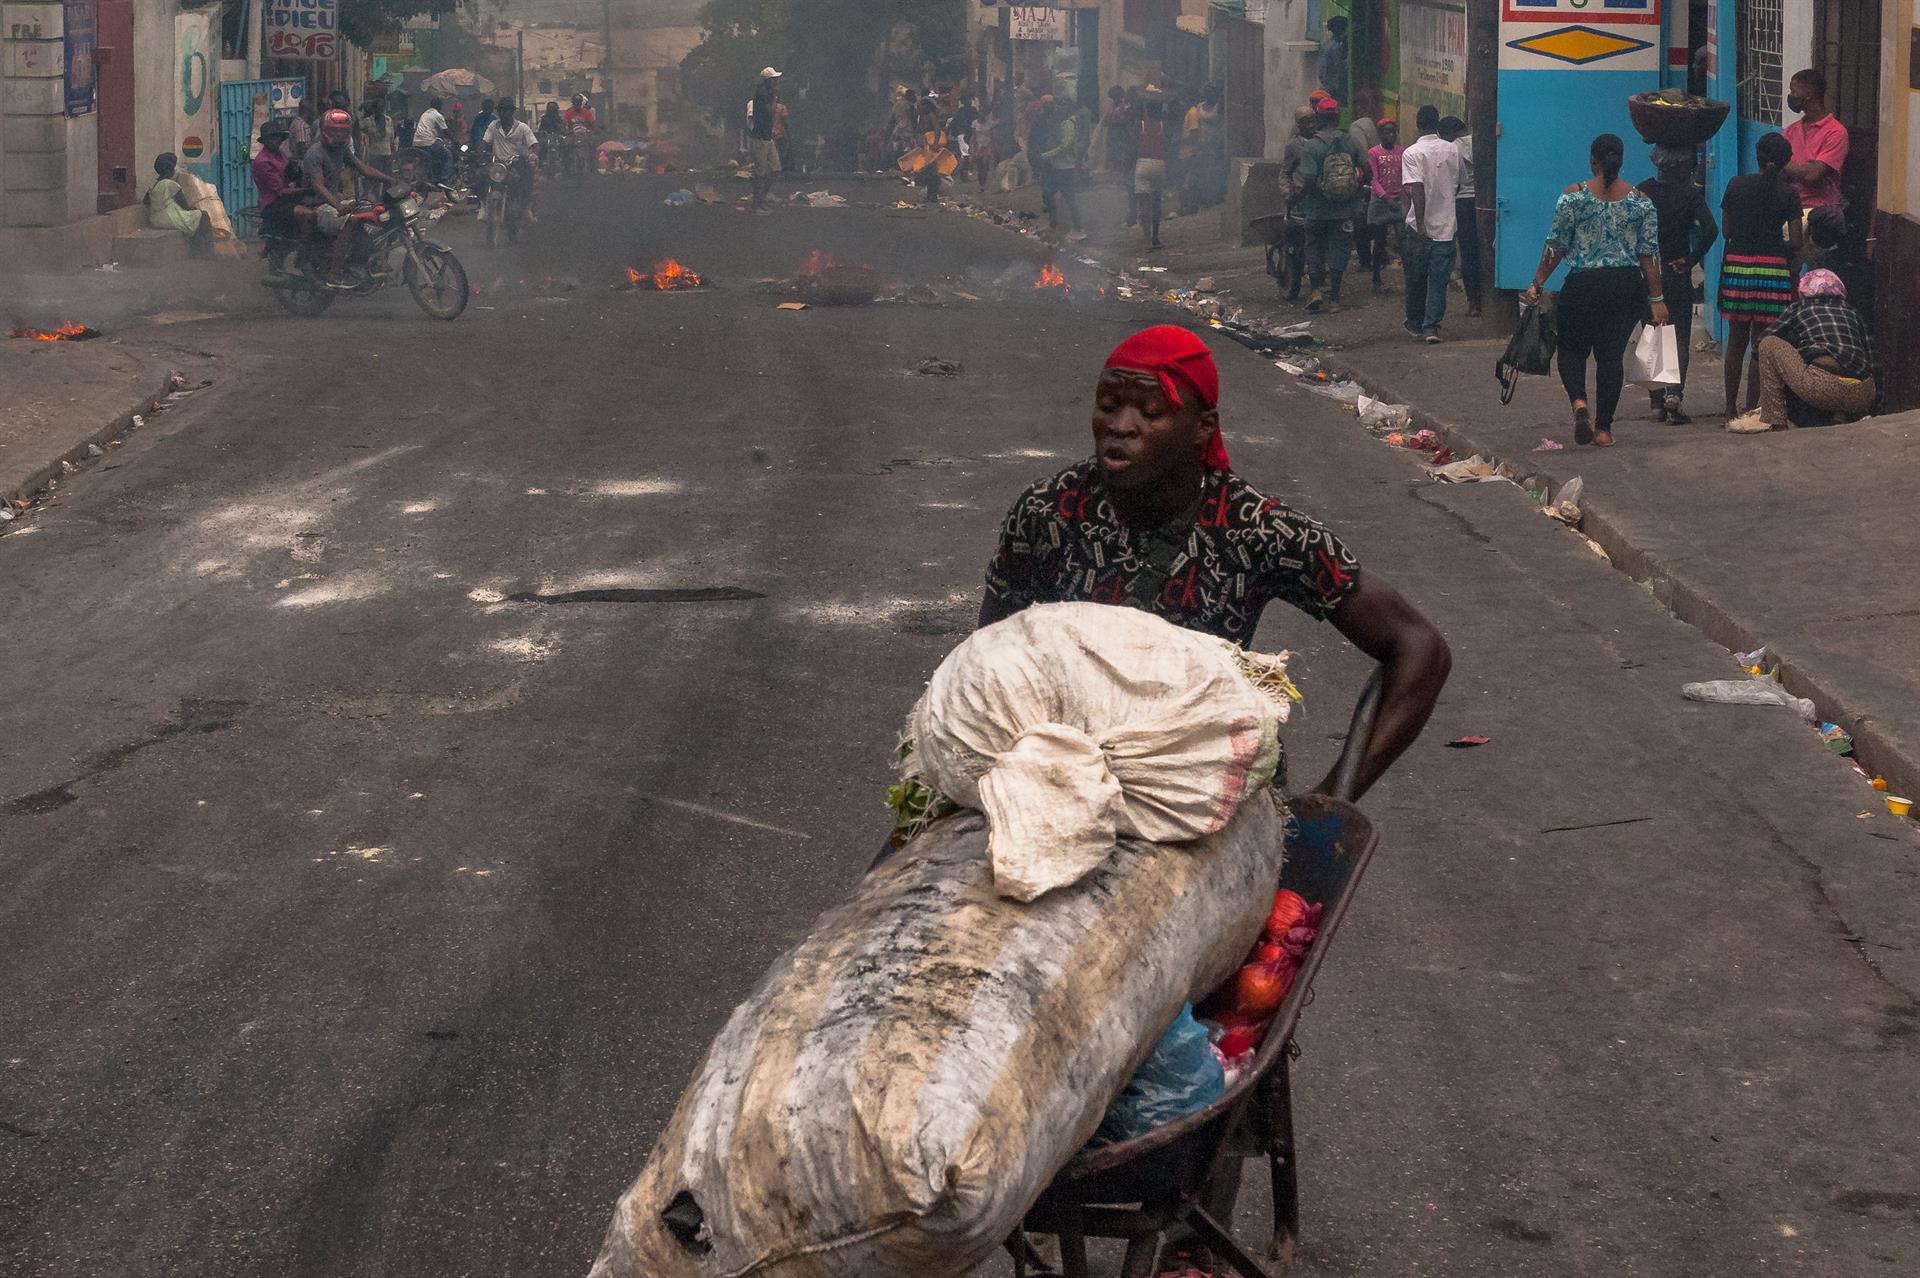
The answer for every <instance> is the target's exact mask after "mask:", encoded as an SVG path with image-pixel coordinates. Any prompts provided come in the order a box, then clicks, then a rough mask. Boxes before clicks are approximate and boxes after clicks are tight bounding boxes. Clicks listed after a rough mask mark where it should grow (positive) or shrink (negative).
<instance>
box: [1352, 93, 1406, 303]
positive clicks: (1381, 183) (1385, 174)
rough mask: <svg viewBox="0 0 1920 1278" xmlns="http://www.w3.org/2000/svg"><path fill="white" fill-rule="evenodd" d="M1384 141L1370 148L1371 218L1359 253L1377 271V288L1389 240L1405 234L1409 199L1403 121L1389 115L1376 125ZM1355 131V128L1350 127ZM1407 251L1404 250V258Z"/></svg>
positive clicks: (1362, 262) (1362, 234)
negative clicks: (1405, 184)
mask: <svg viewBox="0 0 1920 1278" xmlns="http://www.w3.org/2000/svg"><path fill="white" fill-rule="evenodd" d="M1375 127H1377V128H1378V129H1379V132H1380V141H1379V143H1378V144H1376V145H1375V146H1372V147H1369V148H1368V150H1367V168H1368V169H1369V170H1371V171H1372V174H1373V178H1372V181H1370V182H1369V183H1368V184H1367V192H1368V200H1367V220H1366V221H1365V222H1364V223H1363V224H1362V225H1361V228H1360V234H1359V237H1358V238H1359V244H1358V245H1357V246H1356V247H1357V250H1358V252H1357V256H1358V257H1359V258H1360V265H1361V266H1362V267H1365V268H1367V269H1369V270H1371V271H1372V272H1373V291H1374V292H1376V293H1378V292H1379V291H1380V290H1381V288H1382V287H1383V285H1382V283H1381V279H1380V271H1381V268H1382V267H1384V266H1386V264H1387V242H1388V241H1389V240H1390V239H1399V238H1404V237H1403V236H1402V235H1401V234H1400V233H1399V231H1398V229H1397V228H1399V227H1401V226H1402V225H1404V224H1405V222H1406V216H1407V201H1406V195H1405V191H1404V189H1403V185H1402V182H1401V177H1400V157H1401V156H1403V155H1405V154H1406V151H1407V148H1405V147H1403V146H1401V145H1400V125H1399V123H1398V122H1397V121H1395V120H1393V119H1391V118H1388V119H1382V120H1380V121H1379V122H1378V124H1377V125H1376V126H1375ZM1349 135H1351V130H1349ZM1404 257H1405V254H1404V252H1403V253H1402V258H1403V260H1404Z"/></svg>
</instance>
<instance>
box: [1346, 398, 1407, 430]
mask: <svg viewBox="0 0 1920 1278" xmlns="http://www.w3.org/2000/svg"><path fill="white" fill-rule="evenodd" d="M1353 406H1354V408H1355V409H1357V410H1358V411H1359V413H1360V424H1361V425H1362V426H1365V427H1367V428H1368V429H1370V430H1401V429H1404V428H1405V427H1406V426H1407V425H1408V423H1410V422H1411V421H1412V420H1413V409H1412V408H1410V407H1408V406H1407V405H1405V404H1389V403H1387V402H1386V401H1385V400H1379V399H1375V398H1373V397H1372V396H1371V395H1362V396H1360V397H1359V398H1358V399H1356V400H1355V401H1354V403H1353Z"/></svg>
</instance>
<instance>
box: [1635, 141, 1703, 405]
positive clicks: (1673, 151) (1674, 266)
mask: <svg viewBox="0 0 1920 1278" xmlns="http://www.w3.org/2000/svg"><path fill="white" fill-rule="evenodd" d="M1653 167H1654V168H1655V169H1656V170H1657V171H1658V172H1659V176H1658V177H1651V178H1648V179H1647V180H1646V181H1644V182H1642V183H1641V184H1640V193H1641V194H1642V195H1644V196H1646V197H1647V199H1649V200H1651V201H1652V202H1653V211H1654V213H1655V215H1656V216H1657V217H1658V219H1659V222H1660V293H1661V295H1662V296H1663V297H1665V298H1666V299H1667V309H1668V310H1669V311H1670V312H1671V313H1672V315H1673V337H1674V342H1675V343H1676V345H1677V346H1678V347H1679V352H1680V381H1679V384H1678V385H1674V386H1650V387H1648V388H1647V398H1648V399H1649V401H1651V402H1652V404H1653V417H1654V420H1655V421H1661V422H1672V423H1673V424H1674V425H1676V426H1685V425H1686V424H1687V423H1688V422H1690V421H1692V420H1693V419H1692V418H1691V417H1688V416H1687V415H1686V414H1685V413H1683V412H1681V411H1680V400H1681V397H1682V396H1683V395H1685V393H1686V389H1687V365H1688V364H1689V363H1690V362H1691V361H1692V355H1693V352H1692V347H1693V268H1694V267H1696V266H1698V265H1700V259H1702V258H1704V257H1705V256H1706V255H1707V250H1708V249H1710V248H1712V247H1713V243H1714V241H1715V240H1717V239H1719V238H1720V224H1719V223H1718V222H1715V221H1714V220H1713V214H1712V212H1711V211H1709V210H1708V208H1707V197H1706V192H1704V191H1702V190H1701V189H1700V188H1699V187H1698V186H1696V185H1695V184H1694V181H1693V148H1692V147H1684V146H1656V147H1654V148H1653Z"/></svg>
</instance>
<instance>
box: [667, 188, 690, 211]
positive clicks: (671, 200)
mask: <svg viewBox="0 0 1920 1278" xmlns="http://www.w3.org/2000/svg"><path fill="white" fill-rule="evenodd" d="M692 203H693V192H692V191H688V190H679V191H669V192H668V193H667V198H666V206H667V207H668V208H670V209H683V208H685V207H687V205H689V204H692Z"/></svg>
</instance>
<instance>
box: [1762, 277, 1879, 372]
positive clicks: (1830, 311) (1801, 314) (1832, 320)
mask: <svg viewBox="0 0 1920 1278" xmlns="http://www.w3.org/2000/svg"><path fill="white" fill-rule="evenodd" d="M1767 335H1768V336H1769V337H1783V338H1785V339H1786V340H1787V341H1788V342H1789V343H1791V344H1792V345H1793V347H1794V349H1795V350H1797V351H1799V352H1800V358H1802V359H1804V360H1807V361H1808V362H1809V363H1811V362H1812V361H1813V359H1814V358H1815V357H1816V356H1820V355H1831V356H1833V359H1834V362H1835V363H1836V364H1838V365H1839V366H1840V376H1842V377H1855V378H1859V379H1860V380H1862V381H1865V380H1866V379H1867V378H1869V377H1872V376H1873V366H1874V365H1873V337H1872V335H1871V334H1869V333H1868V332H1867V326H1866V324H1865V323H1864V322H1863V321H1862V320H1861V318H1860V312H1859V311H1856V310H1854V309H1853V307H1852V306H1850V305H1848V304H1847V302H1846V300H1845V299H1844V298H1839V297H1803V298H1801V299H1800V300H1799V301H1797V302H1795V303H1793V304H1792V305H1791V306H1789V307H1787V309H1786V313H1785V314H1783V315H1781V317H1780V318H1779V319H1778V320H1777V321H1775V322H1774V325H1773V327H1772V328H1771V329H1769V330H1767Z"/></svg>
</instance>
